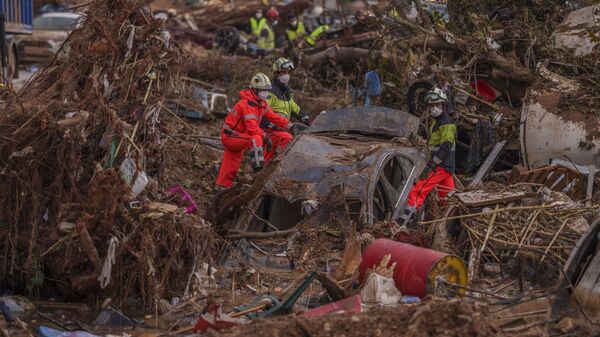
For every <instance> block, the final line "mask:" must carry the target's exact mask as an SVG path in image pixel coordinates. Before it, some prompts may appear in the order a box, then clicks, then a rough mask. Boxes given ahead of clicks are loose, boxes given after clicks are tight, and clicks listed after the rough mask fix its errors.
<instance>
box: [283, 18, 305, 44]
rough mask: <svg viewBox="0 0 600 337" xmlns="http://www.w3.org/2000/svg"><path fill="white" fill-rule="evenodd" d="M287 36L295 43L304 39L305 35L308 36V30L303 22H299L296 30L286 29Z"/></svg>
mask: <svg viewBox="0 0 600 337" xmlns="http://www.w3.org/2000/svg"><path fill="white" fill-rule="evenodd" d="M285 35H286V36H287V39H288V41H290V42H295V41H296V40H298V39H302V38H304V35H306V29H305V28H304V24H303V23H302V22H298V25H297V26H296V29H290V28H288V29H286V30H285Z"/></svg>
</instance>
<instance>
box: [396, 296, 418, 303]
mask: <svg viewBox="0 0 600 337" xmlns="http://www.w3.org/2000/svg"><path fill="white" fill-rule="evenodd" d="M400 303H402V304H412V303H421V299H420V298H418V297H416V296H404V297H402V299H401V300H400Z"/></svg>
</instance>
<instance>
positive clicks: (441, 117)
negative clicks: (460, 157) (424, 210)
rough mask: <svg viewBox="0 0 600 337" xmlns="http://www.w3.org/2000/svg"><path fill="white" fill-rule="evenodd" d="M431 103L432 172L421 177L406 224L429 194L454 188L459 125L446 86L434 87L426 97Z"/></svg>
mask: <svg viewBox="0 0 600 337" xmlns="http://www.w3.org/2000/svg"><path fill="white" fill-rule="evenodd" d="M424 101H425V103H426V104H427V105H428V112H429V115H430V116H431V117H432V118H431V122H430V123H431V126H430V128H429V139H428V141H427V146H428V148H429V151H430V154H429V157H430V159H429V162H428V163H427V165H428V166H429V168H430V172H429V173H428V174H427V176H426V177H425V178H423V179H419V181H417V183H416V184H415V186H414V187H413V188H412V190H411V191H410V194H409V195H408V204H407V207H406V208H405V210H404V214H403V216H401V218H403V219H404V225H406V224H407V223H409V222H410V221H412V219H413V217H414V216H415V215H416V213H417V210H418V209H419V208H421V206H422V205H423V203H424V202H425V198H427V195H428V194H429V193H430V192H431V191H432V190H433V189H434V188H435V187H437V188H438V196H439V198H440V200H443V199H444V198H445V197H446V195H447V194H448V193H449V192H451V191H452V190H454V179H453V178H452V174H454V171H455V149H456V125H454V123H453V122H452V120H450V116H449V115H448V112H447V111H446V110H447V109H446V107H447V104H448V97H447V96H446V94H445V93H444V91H443V90H441V89H439V88H434V89H433V90H431V91H429V92H428V93H427V94H426V95H425V97H424Z"/></svg>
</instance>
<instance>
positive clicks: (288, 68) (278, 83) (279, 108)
mask: <svg viewBox="0 0 600 337" xmlns="http://www.w3.org/2000/svg"><path fill="white" fill-rule="evenodd" d="M293 70H294V64H293V63H292V62H291V61H290V60H288V59H286V58H285V57H280V58H278V59H277V60H276V61H275V62H274V63H273V76H274V78H273V80H272V81H271V82H272V83H273V86H272V88H271V92H270V94H269V98H268V99H267V102H268V103H269V106H270V107H271V108H272V109H273V111H275V112H276V113H278V114H280V115H281V116H283V117H284V118H285V119H287V120H291V118H292V116H293V117H295V118H297V119H298V120H299V121H300V122H302V123H303V124H305V125H310V117H308V115H306V114H305V113H304V112H303V111H302V109H300V106H298V104H297V103H296V101H295V100H294V97H293V96H292V89H291V88H290V87H289V86H288V84H289V82H290V75H291V72H292V71H293Z"/></svg>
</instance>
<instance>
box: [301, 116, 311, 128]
mask: <svg viewBox="0 0 600 337" xmlns="http://www.w3.org/2000/svg"><path fill="white" fill-rule="evenodd" d="M300 121H301V122H302V123H304V125H307V126H310V124H311V121H310V117H308V116H307V115H304V116H302V118H300Z"/></svg>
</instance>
